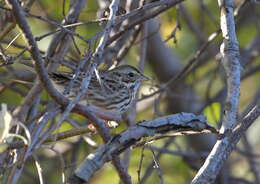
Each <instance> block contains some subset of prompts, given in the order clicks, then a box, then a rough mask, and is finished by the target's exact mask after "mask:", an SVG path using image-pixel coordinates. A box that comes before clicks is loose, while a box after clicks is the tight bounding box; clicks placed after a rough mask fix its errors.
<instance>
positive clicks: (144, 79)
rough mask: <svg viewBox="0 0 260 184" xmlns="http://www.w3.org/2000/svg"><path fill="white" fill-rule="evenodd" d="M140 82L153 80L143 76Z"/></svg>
mask: <svg viewBox="0 0 260 184" xmlns="http://www.w3.org/2000/svg"><path fill="white" fill-rule="evenodd" d="M140 80H141V81H147V80H152V79H151V78H149V77H146V76H144V75H142V76H141V78H140Z"/></svg>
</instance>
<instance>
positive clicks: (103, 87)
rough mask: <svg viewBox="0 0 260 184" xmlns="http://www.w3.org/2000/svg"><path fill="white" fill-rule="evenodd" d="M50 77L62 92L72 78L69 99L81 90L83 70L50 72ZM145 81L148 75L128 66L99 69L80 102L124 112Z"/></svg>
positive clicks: (120, 112) (110, 110)
mask: <svg viewBox="0 0 260 184" xmlns="http://www.w3.org/2000/svg"><path fill="white" fill-rule="evenodd" d="M49 76H50V79H51V80H52V82H53V83H54V85H55V87H56V88H57V89H58V91H59V92H61V93H63V92H64V90H65V89H66V86H68V85H69V84H70V83H71V81H72V86H71V90H70V91H69V93H68V94H65V96H66V97H68V98H69V99H72V98H74V97H75V96H76V95H77V94H78V93H79V92H80V90H81V83H82V80H83V79H84V77H85V76H86V73H84V72H80V73H79V74H78V75H75V74H74V73H70V72H52V73H49ZM146 80H150V78H149V77H146V76H145V75H144V74H142V73H141V72H140V70H138V69H137V68H136V67H133V66H130V65H120V66H117V67H115V68H114V69H111V70H107V71H100V72H99V74H98V75H95V74H93V75H92V77H91V80H90V83H89V86H88V89H87V92H86V94H85V95H84V96H83V97H82V99H81V100H80V103H83V104H86V105H90V106H94V107H95V108H97V109H100V110H102V111H104V112H108V113H117V114H123V113H124V112H126V111H127V110H128V109H129V108H130V107H131V106H132V104H133V102H134V101H135V96H136V94H137V91H138V88H139V86H140V85H141V83H142V82H143V81H146Z"/></svg>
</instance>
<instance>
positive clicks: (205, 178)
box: [192, 0, 240, 184]
mask: <svg viewBox="0 0 260 184" xmlns="http://www.w3.org/2000/svg"><path fill="white" fill-rule="evenodd" d="M218 2H219V7H220V11H221V17H220V26H221V30H222V36H223V43H222V45H221V48H220V52H221V54H222V64H223V66H224V69H225V72H226V77H227V89H228V90H227V98H226V102H225V112H224V118H223V122H222V126H221V129H220V132H221V133H224V136H223V138H222V139H221V140H218V141H217V142H216V144H215V146H214V148H213V149H212V151H211V153H210V154H209V156H208V157H207V159H206V161H205V163H204V165H203V166H202V167H201V168H200V170H199V172H198V173H197V175H196V176H195V178H194V179H193V180H192V183H193V184H197V183H199V184H201V183H207V184H208V183H213V182H214V180H215V179H216V176H217V175H218V173H219V171H220V169H221V168H222V166H223V164H224V161H225V160H226V159H227V158H228V154H229V152H228V147H229V145H230V143H231V137H230V136H231V135H230V132H231V131H232V129H233V128H234V127H235V126H236V124H237V114H238V108H239V97H240V61H239V60H240V58H239V44H238V41H237V37H236V31H235V20H234V14H233V1H232V0H219V1H218Z"/></svg>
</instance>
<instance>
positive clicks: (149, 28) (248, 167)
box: [0, 0, 260, 184]
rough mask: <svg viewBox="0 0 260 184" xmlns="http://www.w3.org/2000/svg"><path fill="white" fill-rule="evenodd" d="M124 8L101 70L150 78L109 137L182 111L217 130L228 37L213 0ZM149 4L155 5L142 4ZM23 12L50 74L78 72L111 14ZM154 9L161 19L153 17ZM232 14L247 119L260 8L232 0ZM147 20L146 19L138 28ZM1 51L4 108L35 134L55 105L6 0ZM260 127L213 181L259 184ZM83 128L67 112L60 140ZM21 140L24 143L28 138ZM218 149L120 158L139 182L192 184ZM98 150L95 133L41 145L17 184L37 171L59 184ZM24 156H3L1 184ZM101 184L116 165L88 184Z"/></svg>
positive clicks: (0, 19) (41, 5) (150, 150)
mask: <svg viewBox="0 0 260 184" xmlns="http://www.w3.org/2000/svg"><path fill="white" fill-rule="evenodd" d="M161 2H162V1H161ZM120 3H121V4H120V8H119V10H118V15H117V19H116V21H118V24H117V25H116V26H115V27H114V29H113V30H112V32H111V34H110V39H109V41H108V44H107V45H106V47H105V50H104V54H103V56H102V63H101V65H100V66H99V69H100V70H105V69H108V68H112V67H114V66H116V65H121V64H130V65H132V66H136V67H138V68H139V69H140V70H141V71H143V72H144V74H145V75H146V76H149V77H151V78H152V79H153V80H152V81H149V82H145V83H144V84H143V85H142V86H141V88H140V91H139V95H138V99H137V103H136V106H134V107H133V108H132V109H131V110H129V112H127V113H126V114H125V115H124V120H123V121H122V122H117V123H118V126H117V127H116V128H111V129H110V130H111V132H112V134H117V133H120V132H122V131H124V130H125V129H127V128H128V127H129V126H131V125H133V124H135V123H137V122H139V121H143V120H151V119H154V118H157V117H161V116H165V115H169V114H174V113H179V112H191V113H195V114H204V115H205V116H206V117H207V119H208V123H209V124H211V125H212V126H214V127H216V128H219V127H220V126H221V120H222V116H223V105H224V103H225V98H226V76H225V72H224V69H223V66H222V65H221V55H220V53H219V48H220V45H221V43H222V35H221V34H222V33H221V30H220V24H219V20H220V10H219V6H218V3H217V1H210V0H197V1H180V2H178V3H175V4H173V5H160V4H159V3H160V1H156V0H153V1H152V0H150V1H149V0H143V1H135V0H121V2H120ZM152 3H158V6H155V7H154V8H149V7H148V6H145V5H149V4H152ZM20 4H21V6H22V7H23V8H24V10H25V12H26V18H27V21H28V23H29V26H30V28H31V31H32V33H33V35H34V36H35V39H36V41H37V44H38V47H39V49H40V51H41V54H42V55H41V56H42V57H43V59H44V61H45V62H46V63H45V65H47V64H48V66H49V71H75V69H76V68H77V66H78V64H79V61H80V60H81V59H82V58H83V56H84V55H88V54H91V53H93V51H94V50H95V48H96V47H97V45H98V42H99V40H100V37H101V36H102V30H103V29H104V27H105V25H106V21H107V17H108V16H109V9H108V6H109V4H110V1H109V0H97V1H73V0H71V1H69V0H56V1H55V2H54V1H52V0H38V1H34V0H24V1H20ZM142 6H143V7H146V9H145V10H144V11H140V12H139V13H138V14H136V15H135V16H129V17H127V19H126V20H125V21H119V20H122V19H121V18H122V17H124V16H126V15H127V14H130V13H131V12H134V11H135V10H136V9H137V8H138V7H142ZM75 7H76V8H75ZM147 7H148V8H147ZM163 8H164V9H163ZM158 10H161V12H159V13H158V14H156V16H155V15H153V13H154V12H156V11H158ZM234 10H235V11H234V14H235V21H236V32H237V37H238V41H239V46H240V62H241V66H242V67H241V72H242V73H241V99H240V109H239V117H240V118H242V117H243V116H244V115H245V114H246V113H247V112H248V110H249V109H250V108H251V107H252V106H254V105H255V104H257V103H259V97H260V82H259V80H260V72H259V71H260V57H259V51H260V34H259V31H260V19H259V17H260V6H259V5H257V4H256V3H254V1H250V0H235V1H234ZM145 16H148V17H149V16H150V17H149V19H147V20H146V21H145V20H142V19H141V18H142V17H145ZM138 20H139V21H140V22H139V24H137V23H136V22H137V21H138ZM75 23H80V24H78V25H73V24H75ZM131 24H134V26H131ZM59 25H70V26H68V27H67V28H68V29H69V30H71V32H74V33H76V34H77V35H80V37H79V36H76V35H75V34H69V33H68V32H66V31H61V30H60V27H59ZM119 33H120V34H119ZM82 38H85V40H84V39H82ZM112 38H113V40H112ZM0 48H1V52H0V53H1V54H0V65H1V67H0V103H1V104H3V103H4V104H7V106H8V111H9V112H10V113H11V115H12V116H13V117H16V118H18V120H19V121H20V122H22V123H23V124H24V125H25V126H26V127H27V128H28V129H29V130H31V129H32V128H33V127H35V126H37V122H39V121H41V118H43V116H44V113H46V112H48V110H50V109H52V108H53V106H55V104H54V102H53V100H52V98H51V97H50V96H49V95H48V93H47V92H46V91H44V90H42V89H41V88H40V87H39V85H37V84H36V83H37V82H35V81H36V80H37V77H36V72H35V69H34V61H33V60H32V58H31V56H30V54H29V52H28V48H27V45H26V43H25V41H24V39H23V37H22V35H21V32H20V30H19V28H18V26H16V23H15V21H14V20H13V18H12V14H11V12H10V11H9V7H8V5H7V4H6V2H5V1H3V0H0ZM56 106H57V105H56ZM60 114H61V112H57V113H56V114H54V115H53V116H51V117H49V119H48V121H47V123H46V125H45V126H46V127H45V128H44V130H47V129H48V127H50V126H51V124H55V122H57V121H58V120H59V118H60ZM259 121H260V120H259V119H258V120H257V121H256V122H255V123H254V124H253V125H252V127H251V128H249V130H248V131H247V133H246V134H245V135H244V136H243V138H242V139H241V141H240V142H239V144H238V146H237V148H236V149H235V150H234V151H233V152H232V154H231V155H230V158H229V160H228V161H227V162H226V164H225V166H224V168H223V169H222V171H221V173H220V175H219V176H218V178H217V180H216V183H219V184H222V183H223V184H232V183H248V184H249V183H252V184H253V183H256V184H260V141H259V140H260V134H259V132H258V130H259V128H260V127H259V126H260V125H259ZM87 124H89V121H88V120H87V119H86V118H84V117H82V116H80V115H78V114H76V113H71V114H70V116H69V117H67V118H66V121H64V122H63V123H62V126H61V127H60V128H58V129H56V130H55V132H54V133H57V132H63V131H67V130H71V129H73V128H75V127H86V126H87ZM12 131H15V130H12ZM21 135H23V136H25V134H24V133H23V132H22V133H21ZM39 135H40V134H39ZM25 137H26V136H25ZM215 141H216V137H215V136H214V135H211V134H209V135H203V136H202V135H200V136H180V137H168V138H164V139H160V140H157V141H154V142H151V143H149V144H146V145H145V146H142V147H136V148H134V149H129V150H127V151H125V152H124V153H123V154H121V156H122V159H123V160H124V163H125V165H128V171H129V174H130V175H131V177H132V180H133V183H149V184H153V183H165V184H168V183H169V184H184V183H189V182H190V181H191V180H192V178H193V177H194V176H195V174H196V173H197V171H198V169H199V168H200V167H201V165H202V164H203V161H204V160H205V158H206V157H207V155H208V153H209V152H210V150H211V148H212V146H213V145H214V143H215ZM102 144H103V141H102V139H101V138H100V136H99V134H98V133H93V132H92V133H86V134H84V135H81V136H76V137H72V138H67V139H64V140H61V141H57V142H56V143H55V144H54V143H51V144H47V145H44V144H42V145H41V146H40V147H38V148H37V149H34V150H33V152H32V154H31V155H30V156H29V157H28V159H26V160H25V163H24V168H23V170H22V173H21V175H20V179H19V180H18V182H17V183H21V184H23V183H27V184H30V183H40V182H39V176H38V172H37V168H38V169H39V167H38V166H37V164H39V165H40V168H41V173H42V177H43V181H44V182H43V183H48V184H51V183H62V178H63V177H65V178H68V177H69V176H70V175H71V173H72V172H73V171H74V170H75V168H76V167H77V166H78V165H79V164H80V163H81V162H82V160H83V159H84V157H85V156H86V155H88V154H89V153H92V152H94V151H95V150H96V148H97V147H98V146H99V145H102ZM19 154H21V153H20V151H19V149H18V150H5V151H3V152H1V153H0V158H1V159H0V161H1V164H0V181H2V183H5V182H6V181H7V178H8V176H9V175H10V172H11V168H12V166H13V163H14V162H15V159H16V156H19ZM140 168H141V169H140ZM138 173H139V174H138ZM104 181H105V182H106V183H111V184H114V183H119V181H120V179H119V177H118V174H117V172H116V170H115V169H114V167H113V165H112V164H111V163H107V164H105V166H104V167H103V168H102V169H101V170H100V171H98V172H97V173H96V174H95V175H94V177H93V178H92V180H91V182H90V183H93V184H103V183H104ZM0 183H1V182H0Z"/></svg>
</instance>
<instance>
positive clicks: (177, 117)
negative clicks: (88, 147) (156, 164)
mask: <svg viewBox="0 0 260 184" xmlns="http://www.w3.org/2000/svg"><path fill="white" fill-rule="evenodd" d="M205 131H206V132H207V133H209V132H212V133H217V131H216V130H215V129H214V128H213V127H211V126H209V125H208V124H207V123H206V119H205V117H204V116H202V115H199V116H196V115H194V114H191V113H179V114H174V115H169V116H165V117H161V118H157V119H155V120H151V121H145V122H141V123H138V124H136V125H134V126H132V127H130V128H128V129H127V130H126V131H124V132H122V133H121V134H118V135H116V136H114V137H113V138H112V139H110V141H109V142H107V143H106V144H105V145H102V146H101V147H99V148H98V149H97V151H96V152H95V153H92V154H90V155H89V156H88V157H87V158H86V159H85V161H84V162H83V163H82V164H81V165H80V166H79V167H78V168H77V170H76V172H75V176H77V177H78V178H80V179H81V180H83V181H85V182H88V181H89V180H90V178H91V177H92V175H93V174H94V173H95V172H97V171H98V170H99V169H100V168H101V167H102V166H103V165H104V164H105V163H106V162H109V161H111V159H112V158H113V156H114V155H119V154H120V153H122V152H123V151H125V150H126V149H127V148H129V147H131V146H132V145H136V143H138V142H139V141H140V140H141V139H142V138H145V137H150V136H154V135H158V134H162V135H164V136H165V135H166V133H170V135H171V136H175V135H180V134H184V135H186V134H194V133H201V132H205Z"/></svg>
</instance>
